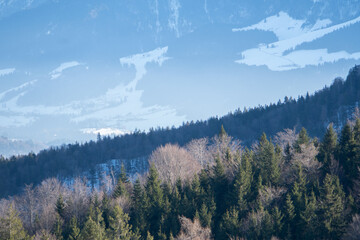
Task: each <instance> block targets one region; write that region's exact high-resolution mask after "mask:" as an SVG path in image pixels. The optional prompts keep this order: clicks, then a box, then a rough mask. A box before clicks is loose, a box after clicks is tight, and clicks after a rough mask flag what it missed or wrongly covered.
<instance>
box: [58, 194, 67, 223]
mask: <svg viewBox="0 0 360 240" xmlns="http://www.w3.org/2000/svg"><path fill="white" fill-rule="evenodd" d="M56 212H57V213H58V214H59V216H60V217H62V218H64V217H65V203H64V199H63V196H62V194H60V196H59V198H58V199H57V201H56Z"/></svg>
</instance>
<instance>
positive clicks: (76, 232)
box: [69, 217, 81, 240]
mask: <svg viewBox="0 0 360 240" xmlns="http://www.w3.org/2000/svg"><path fill="white" fill-rule="evenodd" d="M69 228H70V232H69V239H70V240H78V239H81V238H80V229H79V227H78V223H77V219H76V217H72V218H71V220H70V226H69Z"/></svg>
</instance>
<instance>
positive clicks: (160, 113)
mask: <svg viewBox="0 0 360 240" xmlns="http://www.w3.org/2000/svg"><path fill="white" fill-rule="evenodd" d="M0 36H1V37H0V53H1V57H0V136H5V137H6V138H8V139H24V140H28V139H31V140H34V141H37V142H42V143H46V144H59V143H63V142H72V141H76V140H77V141H83V140H88V139H93V138H95V137H96V135H97V133H100V134H122V133H126V132H129V131H133V130H134V129H141V130H147V129H149V128H150V127H157V126H172V125H175V126H178V125H180V124H182V123H183V122H185V121H190V120H198V119H207V118H208V117H211V116H215V115H219V116H220V115H224V114H226V113H228V112H229V111H233V110H235V109H236V108H238V107H240V108H241V109H242V108H243V107H253V106H257V105H259V104H261V105H262V104H268V103H270V102H277V101H278V99H283V98H284V97H285V96H293V97H295V98H296V97H297V96H298V95H301V94H306V92H308V91H309V92H310V93H313V92H315V91H316V90H318V89H321V88H322V87H324V86H325V85H330V84H331V82H332V81H333V79H334V78H335V77H337V76H341V77H345V76H346V74H347V72H348V70H349V69H350V68H351V67H352V66H354V65H355V64H357V63H359V60H360V45H359V44H358V43H359V41H360V2H359V1H356V0H352V1H334V0H333V1H323V0H314V1H313V0H311V1H310V0H309V1H250V0H246V1H235V0H232V1H230V0H228V1H215V0H201V1H200V0H199V1H190V0H183V1H181V0H163V1H161V0H151V1H130V0H117V1H115V0H105V1H91V0H89V1H80V0H41V1H40V0H39V1H37V0H32V1H31V0H27V1H20V0H0Z"/></svg>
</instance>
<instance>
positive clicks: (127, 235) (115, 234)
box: [106, 206, 140, 240]
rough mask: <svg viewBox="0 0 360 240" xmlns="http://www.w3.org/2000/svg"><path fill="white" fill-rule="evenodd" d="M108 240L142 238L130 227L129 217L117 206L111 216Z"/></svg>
mask: <svg viewBox="0 0 360 240" xmlns="http://www.w3.org/2000/svg"><path fill="white" fill-rule="evenodd" d="M106 233H107V237H108V239H113V240H133V239H139V238H140V237H139V236H137V235H136V234H134V233H133V231H132V230H131V226H130V225H129V216H128V215H127V214H126V213H124V212H123V210H122V209H121V208H120V207H119V206H115V207H114V208H113V209H112V211H111V213H110V216H109V228H108V229H107V231H106Z"/></svg>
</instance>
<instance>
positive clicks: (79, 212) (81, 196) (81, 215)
mask: <svg viewBox="0 0 360 240" xmlns="http://www.w3.org/2000/svg"><path fill="white" fill-rule="evenodd" d="M88 194H89V189H88V187H87V186H86V183H85V181H83V180H81V179H79V178H77V179H75V181H74V184H73V186H72V189H71V191H70V194H69V196H68V200H67V201H68V207H67V208H66V213H67V216H68V219H71V217H73V216H75V217H76V218H77V219H78V220H79V222H80V223H82V222H83V221H84V220H85V215H86V211H87V209H88V206H89V203H90V202H89V197H88Z"/></svg>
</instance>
